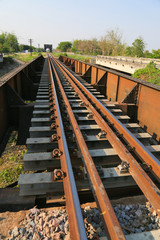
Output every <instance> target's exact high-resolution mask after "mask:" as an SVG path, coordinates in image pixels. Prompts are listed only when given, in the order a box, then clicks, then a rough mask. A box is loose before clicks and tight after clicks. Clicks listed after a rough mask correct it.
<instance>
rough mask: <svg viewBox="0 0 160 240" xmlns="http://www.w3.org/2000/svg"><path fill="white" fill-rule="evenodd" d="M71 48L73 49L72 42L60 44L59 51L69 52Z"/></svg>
mask: <svg viewBox="0 0 160 240" xmlns="http://www.w3.org/2000/svg"><path fill="white" fill-rule="evenodd" d="M71 47H72V43H71V42H60V43H59V44H58V47H57V49H59V50H61V51H62V52H67V50H68V49H70V48H71Z"/></svg>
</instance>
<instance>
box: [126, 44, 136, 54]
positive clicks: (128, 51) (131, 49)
mask: <svg viewBox="0 0 160 240" xmlns="http://www.w3.org/2000/svg"><path fill="white" fill-rule="evenodd" d="M125 55H126V56H133V55H134V54H133V47H129V46H128V47H126V50H125Z"/></svg>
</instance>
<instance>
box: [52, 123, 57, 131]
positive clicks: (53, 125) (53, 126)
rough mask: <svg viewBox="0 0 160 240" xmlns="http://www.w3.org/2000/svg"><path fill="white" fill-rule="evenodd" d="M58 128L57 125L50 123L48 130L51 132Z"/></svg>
mask: <svg viewBox="0 0 160 240" xmlns="http://www.w3.org/2000/svg"><path fill="white" fill-rule="evenodd" d="M57 127H58V125H57V124H55V123H52V124H51V127H50V129H51V130H53V129H56V128H57Z"/></svg>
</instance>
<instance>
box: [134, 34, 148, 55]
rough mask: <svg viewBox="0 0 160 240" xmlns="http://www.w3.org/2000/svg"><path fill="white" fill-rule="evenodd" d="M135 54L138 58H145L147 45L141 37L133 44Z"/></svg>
mask: <svg viewBox="0 0 160 240" xmlns="http://www.w3.org/2000/svg"><path fill="white" fill-rule="evenodd" d="M132 45H133V54H134V56H137V57H143V54H144V49H145V43H144V41H143V39H142V38H141V37H139V38H137V39H136V40H135V41H134V42H133V43H132Z"/></svg>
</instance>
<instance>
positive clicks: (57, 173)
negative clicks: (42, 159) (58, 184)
mask: <svg viewBox="0 0 160 240" xmlns="http://www.w3.org/2000/svg"><path fill="white" fill-rule="evenodd" d="M64 177H66V173H65V172H63V171H62V170H61V169H54V171H53V175H52V180H54V181H60V180H63V179H64Z"/></svg>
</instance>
